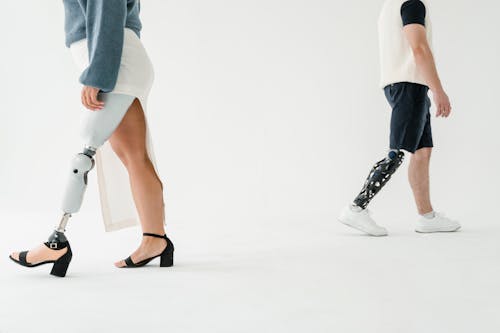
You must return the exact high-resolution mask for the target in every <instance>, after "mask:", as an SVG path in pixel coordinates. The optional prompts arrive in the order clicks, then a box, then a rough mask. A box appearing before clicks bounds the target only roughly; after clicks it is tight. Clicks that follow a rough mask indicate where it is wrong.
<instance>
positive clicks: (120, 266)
mask: <svg viewBox="0 0 500 333" xmlns="http://www.w3.org/2000/svg"><path fill="white" fill-rule="evenodd" d="M115 266H116V267H117V268H122V267H125V266H126V265H125V261H124V260H120V261H117V262H115Z"/></svg>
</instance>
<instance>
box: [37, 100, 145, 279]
mask: <svg viewBox="0 0 500 333" xmlns="http://www.w3.org/2000/svg"><path fill="white" fill-rule="evenodd" d="M99 99H100V100H101V101H103V102H104V108H103V109H102V110H99V111H88V110H86V111H85V114H84V116H83V122H82V123H83V127H82V132H81V135H82V138H83V140H84V141H85V143H86V146H85V148H84V149H83V152H81V153H79V154H77V155H76V156H75V157H74V158H73V160H72V162H71V169H70V173H69V179H68V181H67V185H66V189H65V191H64V196H63V200H62V211H63V215H62V218H61V221H60V222H59V224H58V225H57V227H56V228H55V230H54V232H53V233H52V234H51V235H50V236H49V239H48V242H47V243H45V244H46V245H47V246H48V247H49V248H51V249H61V248H65V247H69V242H68V240H67V238H66V235H65V231H66V226H67V224H68V221H69V218H70V217H71V215H72V214H74V213H77V212H78V211H79V210H80V207H81V205H82V201H83V197H84V194H85V190H86V188H87V180H88V173H89V172H90V171H91V170H92V169H93V167H94V165H95V161H94V155H95V154H96V151H97V149H98V148H99V147H101V146H102V145H103V144H104V143H105V142H106V141H107V140H108V139H109V138H110V136H111V135H112V134H113V132H114V131H115V130H116V128H117V127H118V125H119V124H120V122H121V121H122V119H123V117H124V116H125V114H126V113H127V110H128V109H129V107H130V106H131V105H132V103H133V101H134V99H135V97H133V96H129V95H123V94H114V93H109V94H100V95H99ZM68 264H69V262H68ZM66 268H67V267H66ZM65 273H66V272H65V270H64V274H65ZM64 274H63V275H62V276H64ZM54 275H58V274H54Z"/></svg>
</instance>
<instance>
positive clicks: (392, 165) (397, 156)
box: [353, 150, 404, 209]
mask: <svg viewBox="0 0 500 333" xmlns="http://www.w3.org/2000/svg"><path fill="white" fill-rule="evenodd" d="M403 159H404V153H403V152H402V151H400V150H391V151H389V154H388V156H387V157H386V158H384V159H383V160H380V161H378V162H377V163H376V164H375V165H374V166H373V168H372V170H371V171H370V174H369V175H368V178H367V179H366V181H365V184H364V186H363V189H362V190H361V192H360V193H359V194H358V196H357V197H356V199H354V202H353V205H354V206H358V207H360V208H362V209H365V208H366V207H367V206H368V204H369V203H370V201H371V200H372V199H373V197H374V196H375V195H376V194H377V193H378V192H379V191H380V190H381V189H382V187H384V186H385V184H387V182H388V181H389V179H391V176H392V175H393V174H394V173H395V172H396V170H397V169H398V168H399V166H400V165H401V164H402V163H403Z"/></svg>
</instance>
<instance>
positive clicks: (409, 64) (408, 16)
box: [378, 0, 432, 88]
mask: <svg viewBox="0 0 500 333" xmlns="http://www.w3.org/2000/svg"><path fill="white" fill-rule="evenodd" d="M408 24H421V25H423V26H425V28H426V31H427V39H428V42H429V45H431V47H432V26H431V20H430V18H429V11H428V5H427V2H426V1H425V0H386V2H385V3H384V5H383V7H382V11H381V13H380V17H379V21H378V30H379V47H380V69H381V78H380V86H381V87H382V88H383V87H385V86H387V85H389V84H392V83H398V82H412V83H419V84H422V85H427V84H426V82H425V81H424V79H423V77H422V75H421V74H420V73H419V71H418V70H417V64H416V62H415V57H414V56H413V51H412V49H411V46H410V44H409V42H408V40H407V39H406V36H405V35H404V32H403V27H404V26H405V25H408Z"/></svg>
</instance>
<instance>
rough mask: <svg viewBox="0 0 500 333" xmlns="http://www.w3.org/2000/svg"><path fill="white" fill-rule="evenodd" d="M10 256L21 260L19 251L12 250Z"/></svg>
mask: <svg viewBox="0 0 500 333" xmlns="http://www.w3.org/2000/svg"><path fill="white" fill-rule="evenodd" d="M10 256H11V257H12V259H15V260H19V252H12V253H11V254H10Z"/></svg>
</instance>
